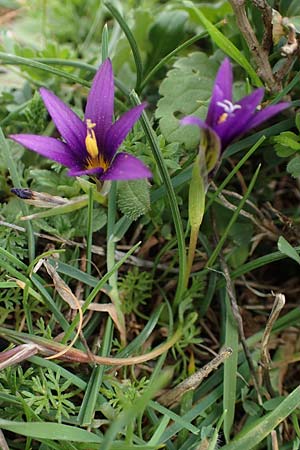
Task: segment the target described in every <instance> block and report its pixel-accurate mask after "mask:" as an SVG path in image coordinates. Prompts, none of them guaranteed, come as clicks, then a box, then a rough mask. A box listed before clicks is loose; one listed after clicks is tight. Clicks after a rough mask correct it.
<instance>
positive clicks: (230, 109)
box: [216, 99, 242, 124]
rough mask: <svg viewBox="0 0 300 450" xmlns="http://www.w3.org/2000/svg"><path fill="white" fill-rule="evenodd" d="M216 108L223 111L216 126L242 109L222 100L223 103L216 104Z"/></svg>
mask: <svg viewBox="0 0 300 450" xmlns="http://www.w3.org/2000/svg"><path fill="white" fill-rule="evenodd" d="M216 104H217V105H218V106H220V107H221V108H223V109H224V112H223V114H221V115H220V117H219V119H218V122H217V123H218V124H219V123H223V122H225V121H226V120H227V119H228V116H229V115H230V114H233V113H234V111H236V110H237V109H242V107H241V105H234V104H233V103H232V102H231V101H230V100H226V99H225V100H224V101H223V102H217V103H216Z"/></svg>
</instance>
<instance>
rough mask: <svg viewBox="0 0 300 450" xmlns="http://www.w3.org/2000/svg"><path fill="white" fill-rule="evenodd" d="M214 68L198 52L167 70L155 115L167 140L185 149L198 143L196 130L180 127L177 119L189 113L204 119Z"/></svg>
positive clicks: (210, 62) (209, 60) (191, 147)
mask: <svg viewBox="0 0 300 450" xmlns="http://www.w3.org/2000/svg"><path fill="white" fill-rule="evenodd" d="M217 69H218V64H217V63H216V62H215V61H213V60H212V59H210V58H208V57H207V55H206V54H205V53H201V52H197V53H192V54H190V55H189V56H187V57H184V58H180V59H178V60H177V61H176V62H175V64H174V68H173V69H171V70H170V71H169V72H168V73H167V77H166V78H165V80H164V81H163V82H162V83H161V86H160V89H159V93H160V95H161V96H162V98H161V99H160V100H159V102H158V107H157V109H156V113H155V115H156V117H157V118H158V119H160V120H159V125H160V129H161V132H162V134H163V135H164V137H165V138H166V140H167V141H168V142H179V143H180V144H184V145H185V147H186V148H187V149H193V148H195V147H196V146H197V144H198V142H199V130H198V129H197V128H196V127H182V126H180V124H179V119H181V118H182V117H184V116H187V115H189V114H195V115H197V116H198V117H201V118H202V119H204V118H205V116H206V112H207V106H208V102H209V99H210V96H211V91H212V88H213V84H214V79H215V75H216V72H217ZM174 94H175V95H174Z"/></svg>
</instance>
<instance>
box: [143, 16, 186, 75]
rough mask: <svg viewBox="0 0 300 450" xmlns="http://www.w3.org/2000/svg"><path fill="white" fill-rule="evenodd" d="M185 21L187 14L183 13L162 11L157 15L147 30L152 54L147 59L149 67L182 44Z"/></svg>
mask: <svg viewBox="0 0 300 450" xmlns="http://www.w3.org/2000/svg"><path fill="white" fill-rule="evenodd" d="M187 19H188V13H187V12H185V11H163V12H162V13H160V14H159V15H158V17H157V19H156V21H155V22H154V24H153V25H152V26H151V28H150V30H149V40H150V42H151V44H152V52H151V53H150V55H149V58H148V59H149V66H150V67H153V66H154V65H155V64H156V63H157V62H158V61H159V60H160V59H161V58H163V57H164V56H165V55H167V54H168V53H169V52H171V51H172V50H173V49H174V48H176V47H177V46H178V45H179V44H180V43H181V42H182V40H183V38H184V25H185V22H186V21H187ZM148 68H149V67H148Z"/></svg>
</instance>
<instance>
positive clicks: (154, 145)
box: [129, 91, 186, 307]
mask: <svg viewBox="0 0 300 450" xmlns="http://www.w3.org/2000/svg"><path fill="white" fill-rule="evenodd" d="M129 97H130V99H131V101H132V103H133V104H134V105H140V104H141V101H140V99H139V97H138V95H137V94H136V92H135V91H132V92H131V93H130V95H129ZM140 120H141V124H142V126H143V129H144V132H145V135H146V137H147V139H148V141H149V144H150V146H151V149H152V152H153V156H154V159H155V161H156V164H157V167H158V170H159V173H160V176H161V178H162V181H163V183H164V185H165V188H166V192H167V196H168V200H169V204H170V208H171V214H172V217H173V222H174V227H175V233H176V238H177V243H178V258H179V274H178V284H177V289H176V293H175V299H174V307H176V306H178V303H179V302H180V301H181V300H182V297H183V294H184V291H185V283H184V280H185V273H186V251H185V239H184V231H183V225H182V220H181V216H180V211H179V208H178V204H177V200H176V195H175V191H174V188H173V185H172V182H171V178H170V175H169V172H168V169H167V166H166V164H165V162H164V159H163V156H162V153H161V151H160V148H159V145H158V142H157V136H156V134H155V132H154V130H153V128H152V126H151V124H150V122H149V119H148V117H147V114H146V113H145V112H143V113H142V115H141V119H140Z"/></svg>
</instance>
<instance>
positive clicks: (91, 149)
mask: <svg viewBox="0 0 300 450" xmlns="http://www.w3.org/2000/svg"><path fill="white" fill-rule="evenodd" d="M95 126H96V124H95V123H93V122H92V121H91V120H90V119H86V127H87V134H86V138H85V146H86V150H87V152H88V154H89V155H90V156H91V157H92V159H94V158H97V156H98V154H99V150H98V145H97V139H96V136H95V132H94V130H93V128H94V127H95Z"/></svg>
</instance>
